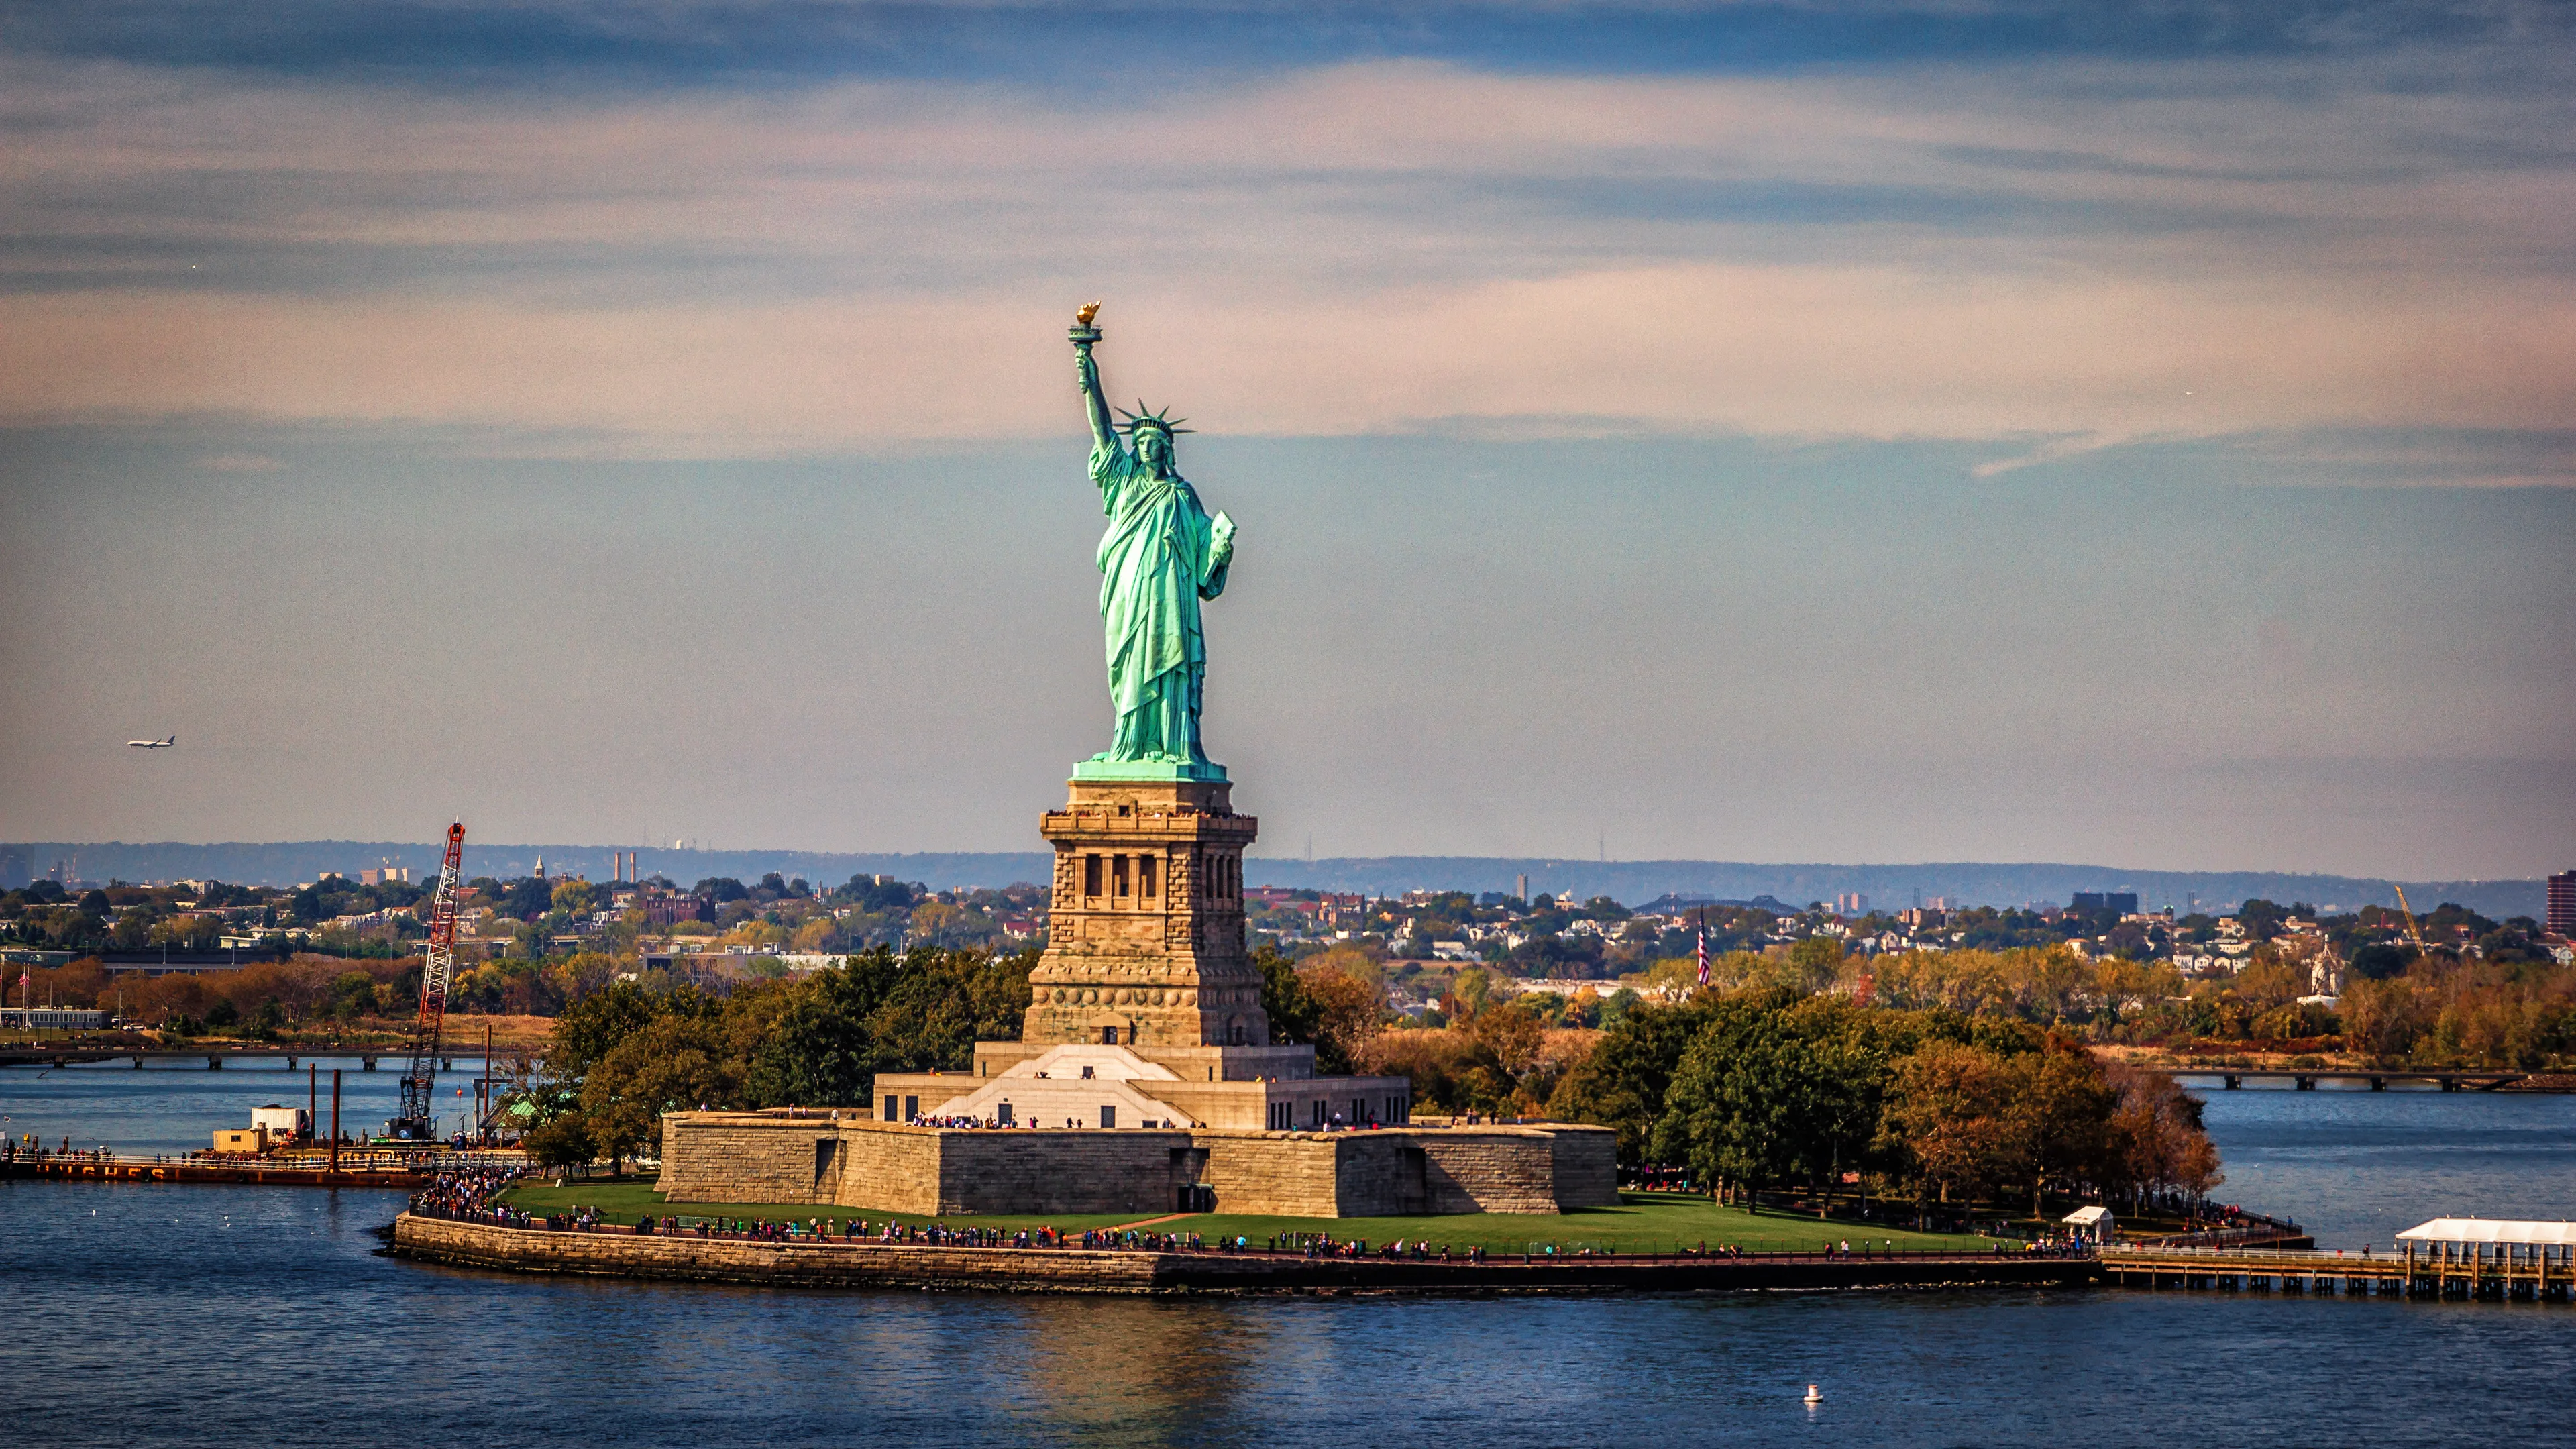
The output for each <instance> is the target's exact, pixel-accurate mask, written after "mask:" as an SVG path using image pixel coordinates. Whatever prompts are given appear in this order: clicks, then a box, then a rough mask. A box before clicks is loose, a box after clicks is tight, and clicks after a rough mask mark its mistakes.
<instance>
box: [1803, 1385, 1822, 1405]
mask: <svg viewBox="0 0 2576 1449" xmlns="http://www.w3.org/2000/svg"><path fill="white" fill-rule="evenodd" d="M1824 1401H1825V1396H1824V1394H1823V1393H1822V1392H1821V1391H1820V1390H1818V1389H1817V1388H1816V1386H1815V1385H1814V1384H1809V1385H1807V1397H1806V1402H1807V1403H1810V1404H1821V1403H1823V1402H1824Z"/></svg>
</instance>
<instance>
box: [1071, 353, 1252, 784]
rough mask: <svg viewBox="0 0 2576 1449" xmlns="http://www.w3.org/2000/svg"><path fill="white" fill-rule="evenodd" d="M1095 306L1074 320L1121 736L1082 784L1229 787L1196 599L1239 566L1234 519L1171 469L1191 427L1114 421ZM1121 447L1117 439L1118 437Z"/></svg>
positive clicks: (1088, 763) (1146, 417) (1103, 615)
mask: <svg viewBox="0 0 2576 1449" xmlns="http://www.w3.org/2000/svg"><path fill="white" fill-rule="evenodd" d="M1099 311H1100V304H1099V303H1097V302H1094V303H1092V304H1091V305H1090V306H1088V307H1084V308H1083V309H1082V310H1081V311H1079V312H1077V313H1075V314H1074V315H1075V317H1076V319H1077V321H1076V325H1075V327H1074V328H1073V331H1072V333H1071V336H1072V338H1073V370H1074V377H1075V379H1076V380H1077V381H1078V382H1079V383H1080V384H1081V387H1082V401H1083V406H1084V408H1085V409H1086V410H1087V411H1088V412H1089V413H1090V416H1091V481H1092V483H1093V484H1094V485H1095V486H1097V487H1098V488H1099V489H1100V507H1101V511H1102V512H1103V513H1106V514H1107V515H1109V528H1108V531H1107V532H1105V533H1103V534H1101V536H1100V553H1099V558H1098V563H1099V567H1100V622H1101V624H1102V626H1103V628H1104V630H1105V632H1106V634H1107V636H1108V637H1107V645H1108V656H1109V698H1110V701H1111V703H1112V704H1114V705H1115V706H1116V707H1117V710H1118V726H1117V730H1116V733H1115V734H1113V735H1112V736H1111V740H1110V745H1109V748H1108V749H1107V750H1104V751H1102V752H1101V753H1099V754H1097V755H1094V756H1092V757H1091V758H1090V759H1088V760H1085V761H1083V762H1082V763H1081V764H1079V765H1076V766H1074V771H1073V773H1074V778H1075V779H1077V780H1083V779H1090V780H1139V779H1149V780H1223V779H1224V778H1225V769H1224V767H1223V766H1221V765H1213V764H1210V763H1208V757H1207V754H1206V752H1205V751H1203V750H1202V749H1201V748H1200V747H1199V695H1200V691H1201V689H1202V688H1203V687H1204V685H1205V683H1206V679H1207V638H1206V636H1205V635H1204V634H1202V633H1201V632H1200V630H1199V601H1200V600H1202V599H1213V598H1215V597H1216V596H1217V595H1219V594H1221V593H1224V592H1225V570H1226V565H1227V564H1228V563H1230V562H1232V561H1233V558H1234V520H1233V519H1231V518H1228V517H1226V516H1225V515H1224V514H1222V513H1220V514H1218V515H1216V516H1215V517H1214V518H1210V517H1209V516H1208V513H1207V510H1206V509H1204V508H1202V507H1200V506H1199V495H1198V492H1197V490H1195V489H1193V488H1192V487H1190V485H1189V481H1188V480H1187V479H1185V478H1183V477H1182V476H1181V475H1180V473H1179V472H1178V471H1177V470H1176V469H1175V468H1174V467H1173V464H1172V439H1173V438H1174V436H1175V435H1177V434H1179V433H1182V432H1186V431H1188V430H1187V429H1185V428H1182V427H1181V426H1180V424H1181V423H1182V422H1183V421H1185V419H1180V418H1166V417H1164V416H1163V413H1162V412H1161V411H1151V412H1149V411H1146V410H1145V405H1144V404H1143V403H1141V402H1139V403H1138V404H1137V405H1136V407H1137V411H1135V412H1132V413H1130V412H1127V410H1126V409H1125V408H1120V409H1119V410H1118V411H1119V412H1120V413H1122V414H1125V417H1126V421H1124V422H1118V421H1115V420H1113V419H1112V418H1111V417H1110V409H1109V403H1108V400H1107V399H1106V398H1104V397H1103V396H1102V395H1101V392H1100V364H1099V363H1097V362H1095V361H1093V360H1092V356H1091V349H1092V346H1093V344H1095V343H1097V342H1098V341H1099V340H1100V329H1098V328H1096V327H1094V326H1092V325H1091V320H1092V318H1093V317H1095V316H1097V315H1098V314H1099ZM1121 433H1124V434H1126V437H1125V439H1124V440H1122V439H1121V438H1120V437H1119V434H1121Z"/></svg>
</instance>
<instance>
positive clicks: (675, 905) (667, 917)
mask: <svg viewBox="0 0 2576 1449" xmlns="http://www.w3.org/2000/svg"><path fill="white" fill-rule="evenodd" d="M715 918H716V903H715V902H714V901H711V900H709V899H707V898H706V897H705V896H695V895H690V896H646V897H645V898H644V924H646V925H648V926H663V927H669V926H676V925H678V924H679V923H680V922H682V921H712V920H714V919H715Z"/></svg>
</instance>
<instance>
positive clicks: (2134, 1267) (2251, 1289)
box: [2099, 1244, 2576, 1303]
mask: <svg viewBox="0 0 2576 1449" xmlns="http://www.w3.org/2000/svg"><path fill="white" fill-rule="evenodd" d="M2099 1261H2100V1264H2101V1279H2102V1281H2103V1282H2105V1283H2110V1284H2115V1285H2118V1286H2122V1287H2129V1288H2141V1289H2147V1290H2150V1291H2159V1290H2199V1291H2203V1292H2218V1293H2325V1294H2336V1293H2340V1294H2344V1295H2348V1296H2352V1297H2365V1296H2373V1295H2376V1296H2381V1297H2400V1298H2460V1299H2486V1300H2490V1301H2507V1302H2510V1301H2515V1300H2521V1301H2526V1302H2535V1303H2566V1302H2570V1301H2576V1263H2571V1262H2570V1261H2569V1259H2568V1256H2567V1255H2566V1253H2565V1252H2564V1251H2563V1250H2561V1251H2559V1252H2556V1253H2552V1252H2548V1251H2530V1250H2526V1251H2522V1252H2512V1251H2504V1250H2499V1249H2492V1248H2491V1249H2487V1250H2484V1251H2472V1250H2469V1249H2467V1248H2466V1247H2460V1248H2445V1249H2444V1250H2441V1251H2428V1252H2418V1251H2417V1250H2416V1249H2415V1248H2414V1246H2413V1245H2411V1244H2410V1245H2408V1246H2407V1247H2406V1248H2405V1249H2404V1250H2403V1251H2399V1252H2373V1253H2357V1252H2325V1253H2321V1252H2315V1251H2307V1252H2294V1251H2281V1250H2277V1249H2263V1248H2130V1247H2110V1248H2104V1249H2103V1250H2102V1252H2101V1257H2100V1260H2099Z"/></svg>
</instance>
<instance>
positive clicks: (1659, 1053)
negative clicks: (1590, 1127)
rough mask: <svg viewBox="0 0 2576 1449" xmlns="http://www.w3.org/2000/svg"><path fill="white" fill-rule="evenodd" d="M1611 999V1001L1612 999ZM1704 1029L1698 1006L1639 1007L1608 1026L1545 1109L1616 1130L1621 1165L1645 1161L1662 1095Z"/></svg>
mask: <svg viewBox="0 0 2576 1449" xmlns="http://www.w3.org/2000/svg"><path fill="white" fill-rule="evenodd" d="M1614 999H1615V998H1614ZM1706 1024H1707V1012H1706V1011H1705V1010H1704V1009H1702V1008H1701V1007H1698V1006H1692V1005H1683V1006H1639V1007H1636V1008H1634V1009H1633V1010H1630V1011H1628V1012H1626V1013H1625V1014H1624V1015H1622V1016H1621V1017H1620V1018H1619V1019H1618V1020H1617V1021H1616V1022H1614V1023H1612V1024H1611V1026H1610V1027H1609V1028H1608V1030H1607V1031H1606V1032H1605V1033H1604V1034H1603V1036H1602V1038H1601V1040H1600V1042H1599V1043H1598V1044H1596V1045H1595V1046H1594V1047H1593V1048H1592V1054H1591V1055H1590V1056H1588V1057H1586V1058H1584V1059H1583V1060H1582V1061H1580V1062H1578V1063H1576V1064H1575V1065H1574V1066H1573V1067H1572V1068H1571V1069H1569V1070H1568V1071H1567V1072H1566V1074H1565V1076H1564V1078H1563V1079H1562V1080H1561V1081H1559V1082H1558V1084H1557V1088H1556V1093H1555V1095H1554V1096H1552V1097H1550V1098H1549V1099H1548V1110H1549V1111H1550V1112H1552V1113H1554V1114H1555V1115H1557V1116H1559V1117H1563V1118H1566V1119H1568V1120H1570V1121H1575V1122H1590V1123H1593V1124H1595V1125H1596V1126H1602V1127H1610V1128H1615V1129H1617V1131H1618V1133H1619V1160H1620V1161H1621V1162H1624V1163H1626V1164H1628V1165H1630V1166H1632V1167H1633V1166H1638V1165H1641V1164H1643V1163H1644V1162H1645V1161H1646V1160H1647V1149H1648V1147H1649V1146H1650V1145H1651V1142H1650V1139H1651V1138H1652V1136H1653V1134H1654V1130H1655V1123H1656V1121H1657V1120H1658V1119H1660V1118H1661V1117H1662V1116H1663V1115H1664V1093H1665V1091H1666V1089H1667V1088H1669V1087H1670V1086H1671V1085H1672V1080H1673V1072H1674V1070H1675V1069H1676V1068H1677V1067H1679V1066H1680V1065H1681V1058H1682V1052H1683V1050H1684V1049H1685V1048H1687V1047H1688V1046H1689V1045H1690V1041H1691V1038H1692V1037H1693V1036H1695V1035H1697V1034H1698V1032H1699V1030H1700V1028H1701V1027H1702V1026H1704V1025H1706Z"/></svg>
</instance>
